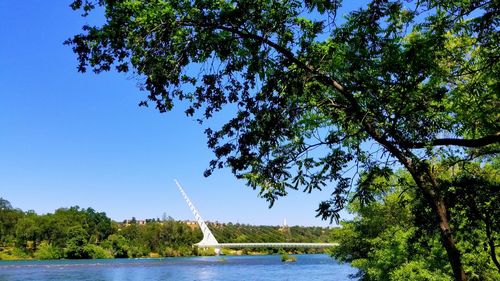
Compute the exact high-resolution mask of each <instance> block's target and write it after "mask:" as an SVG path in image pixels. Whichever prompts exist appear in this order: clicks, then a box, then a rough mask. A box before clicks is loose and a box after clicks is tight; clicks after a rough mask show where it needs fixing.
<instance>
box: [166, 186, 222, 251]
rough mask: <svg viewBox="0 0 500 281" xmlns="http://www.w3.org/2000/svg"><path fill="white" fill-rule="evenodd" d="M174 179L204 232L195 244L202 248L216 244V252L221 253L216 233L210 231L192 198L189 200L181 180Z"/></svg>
mask: <svg viewBox="0 0 500 281" xmlns="http://www.w3.org/2000/svg"><path fill="white" fill-rule="evenodd" d="M174 181H175V184H176V185H177V187H178V188H179V191H180V192H181V194H182V196H183V197H184V200H186V203H187V204H188V206H189V208H190V209H191V212H193V215H194V218H195V219H196V222H197V223H198V225H199V226H200V229H201V232H202V233H203V239H202V240H201V241H200V242H198V243H196V244H195V245H197V246H198V247H200V248H204V247H214V246H215V247H214V248H215V252H216V253H217V254H219V252H220V248H218V247H216V246H217V245H219V242H217V239H215V237H214V235H213V234H212V231H210V229H209V228H208V226H207V224H206V223H205V221H204V220H203V219H202V218H201V216H200V213H199V212H198V210H196V208H195V206H194V205H193V203H191V200H189V197H188V196H187V194H186V193H185V192H184V189H182V187H181V185H180V184H179V182H178V181H177V180H174Z"/></svg>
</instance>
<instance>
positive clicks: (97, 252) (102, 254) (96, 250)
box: [83, 244, 113, 259]
mask: <svg viewBox="0 0 500 281" xmlns="http://www.w3.org/2000/svg"><path fill="white" fill-rule="evenodd" d="M83 251H84V252H85V253H86V256H88V257H89V258H91V259H111V258H113V255H112V254H111V253H110V252H109V251H107V250H105V249H104V248H102V247H101V246H99V245H94V244H88V245H85V246H84V247H83Z"/></svg>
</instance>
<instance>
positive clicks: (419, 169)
mask: <svg viewBox="0 0 500 281" xmlns="http://www.w3.org/2000/svg"><path fill="white" fill-rule="evenodd" d="M399 156H400V157H398V159H400V160H403V161H401V162H402V163H403V164H404V165H405V167H406V169H407V170H408V171H409V172H410V174H411V175H412V177H413V179H414V180H415V183H416V184H417V186H418V187H419V189H420V190H421V191H422V193H423V195H424V198H425V199H426V200H427V202H428V203H429V205H430V206H431V207H432V209H433V210H434V212H435V214H436V215H437V219H438V223H439V232H440V234H441V244H442V245H443V247H444V248H445V249H446V253H447V255H448V261H449V262H450V265H451V268H452V270H453V275H454V277H455V280H457V281H466V280H467V276H466V275H465V271H464V268H463V265H462V261H461V254H460V251H459V250H458V248H457V246H456V245H455V241H454V240H453V236H452V231H451V227H450V223H449V221H448V212H447V208H446V204H445V202H444V200H443V198H441V196H440V195H439V187H438V183H437V182H436V178H435V176H434V175H433V173H432V172H431V169H430V167H429V166H428V165H427V163H425V162H423V161H420V160H418V158H416V157H411V156H413V155H411V156H410V157H408V156H407V157H404V156H402V155H401V154H400V155H399ZM409 159H413V161H411V160H409Z"/></svg>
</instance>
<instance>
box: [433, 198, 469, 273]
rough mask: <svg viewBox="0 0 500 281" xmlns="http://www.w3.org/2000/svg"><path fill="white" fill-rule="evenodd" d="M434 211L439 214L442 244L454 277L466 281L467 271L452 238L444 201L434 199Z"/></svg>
mask: <svg viewBox="0 0 500 281" xmlns="http://www.w3.org/2000/svg"><path fill="white" fill-rule="evenodd" d="M433 200H434V202H432V203H434V209H435V211H436V212H437V215H438V218H439V231H440V232H441V242H442V244H443V246H444V248H445V249H446V253H447V254H448V260H449V261H450V264H451V268H452V269H453V275H454V276H455V280H457V281H465V280H467V277H466V276H465V271H464V269H463V266H462V262H461V260H460V256H461V255H460V251H459V250H458V249H457V246H456V245H455V241H454V240H453V237H452V232H451V228H450V224H449V222H448V216H447V214H446V206H445V204H444V201H443V199H438V198H433Z"/></svg>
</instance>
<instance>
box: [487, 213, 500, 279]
mask: <svg viewBox="0 0 500 281" xmlns="http://www.w3.org/2000/svg"><path fill="white" fill-rule="evenodd" d="M485 224H486V239H488V245H489V246H490V256H491V260H492V261H493V263H494V264H495V266H496V267H497V269H498V271H499V272H500V263H499V262H498V259H497V253H496V250H495V240H494V239H493V237H492V233H491V220H490V215H489V214H486V220H485Z"/></svg>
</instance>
